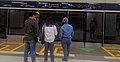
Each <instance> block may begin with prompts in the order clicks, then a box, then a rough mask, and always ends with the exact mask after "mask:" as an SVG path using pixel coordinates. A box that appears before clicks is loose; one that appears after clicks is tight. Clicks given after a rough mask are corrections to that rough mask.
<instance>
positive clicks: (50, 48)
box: [44, 42, 54, 62]
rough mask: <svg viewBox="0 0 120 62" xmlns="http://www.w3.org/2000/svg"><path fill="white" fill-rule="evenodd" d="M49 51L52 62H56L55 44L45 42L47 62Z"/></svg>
mask: <svg viewBox="0 0 120 62" xmlns="http://www.w3.org/2000/svg"><path fill="white" fill-rule="evenodd" d="M48 50H50V58H51V62H54V42H52V43H48V42H45V51H44V57H45V59H44V61H45V62H47V61H48Z"/></svg>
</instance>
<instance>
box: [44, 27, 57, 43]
mask: <svg viewBox="0 0 120 62" xmlns="http://www.w3.org/2000/svg"><path fill="white" fill-rule="evenodd" d="M43 27H44V31H45V32H44V33H45V42H49V43H51V42H54V40H55V35H57V28H56V26H55V25H53V26H52V27H47V26H43Z"/></svg>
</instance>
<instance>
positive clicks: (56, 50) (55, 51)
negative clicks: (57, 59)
mask: <svg viewBox="0 0 120 62" xmlns="http://www.w3.org/2000/svg"><path fill="white" fill-rule="evenodd" d="M57 52H58V48H57V47H56V48H55V50H54V56H56V54H57Z"/></svg>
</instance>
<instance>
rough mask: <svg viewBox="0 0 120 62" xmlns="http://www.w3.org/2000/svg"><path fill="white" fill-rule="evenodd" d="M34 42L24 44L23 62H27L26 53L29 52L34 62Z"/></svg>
mask: <svg viewBox="0 0 120 62" xmlns="http://www.w3.org/2000/svg"><path fill="white" fill-rule="evenodd" d="M35 45H36V44H35V41H34V40H32V41H30V42H25V50H24V62H28V53H29V52H30V55H31V59H32V62H36V59H35V57H36V54H35Z"/></svg>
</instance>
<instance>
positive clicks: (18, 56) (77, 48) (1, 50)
mask: <svg viewBox="0 0 120 62" xmlns="http://www.w3.org/2000/svg"><path fill="white" fill-rule="evenodd" d="M83 45H84V44H83V43H82V42H73V43H72V44H71V50H70V58H69V61H68V62H83V61H84V62H120V56H119V55H120V49H119V46H117V47H118V49H114V48H117V47H116V46H114V48H112V46H111V45H106V47H101V44H100V43H86V47H85V48H86V49H85V50H84V46H83ZM110 46H111V47H110ZM36 47H37V48H36V51H37V53H38V54H39V55H38V56H37V62H44V61H43V60H44V56H43V55H44V46H43V45H41V44H40V42H39V43H37V46H36ZM108 47H109V48H108ZM110 48H111V49H110ZM23 55H24V44H23V43H22V42H0V62H16V61H17V62H23ZM54 55H55V62H63V61H62V57H63V50H62V47H61V43H59V42H56V43H55V49H54ZM29 61H30V62H31V60H30V59H29ZM49 62H50V61H49Z"/></svg>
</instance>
